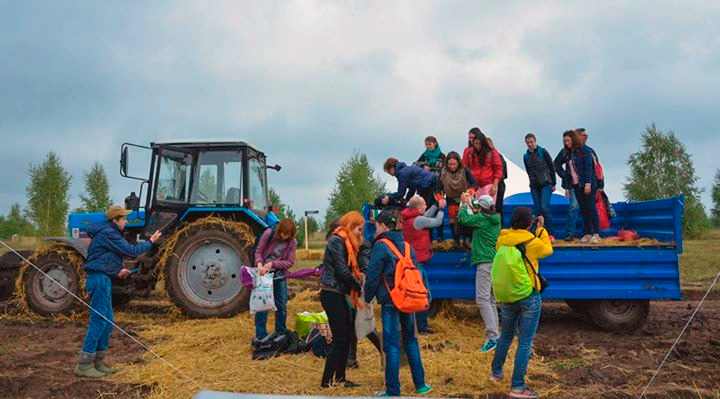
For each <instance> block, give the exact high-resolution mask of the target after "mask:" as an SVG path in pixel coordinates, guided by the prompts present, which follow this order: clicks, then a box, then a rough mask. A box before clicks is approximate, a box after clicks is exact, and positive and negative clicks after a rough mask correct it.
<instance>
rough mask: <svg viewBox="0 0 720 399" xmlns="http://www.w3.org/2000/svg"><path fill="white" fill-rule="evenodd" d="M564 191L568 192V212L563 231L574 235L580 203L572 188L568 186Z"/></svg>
mask: <svg viewBox="0 0 720 399" xmlns="http://www.w3.org/2000/svg"><path fill="white" fill-rule="evenodd" d="M566 191H567V192H568V193H569V197H570V198H568V201H569V202H570V203H569V204H568V214H567V223H566V224H565V231H566V232H567V234H568V235H572V236H574V235H575V228H576V227H577V219H578V213H579V211H580V203H578V200H577V196H576V195H575V189H574V188H568V189H566Z"/></svg>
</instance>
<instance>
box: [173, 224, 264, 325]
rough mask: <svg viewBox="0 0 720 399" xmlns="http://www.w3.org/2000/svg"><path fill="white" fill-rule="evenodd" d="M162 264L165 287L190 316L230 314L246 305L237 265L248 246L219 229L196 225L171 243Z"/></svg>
mask: <svg viewBox="0 0 720 399" xmlns="http://www.w3.org/2000/svg"><path fill="white" fill-rule="evenodd" d="M173 252H174V255H171V256H170V258H169V259H168V261H167V264H166V265H165V271H164V273H165V289H166V290H167V292H168V293H169V294H170V298H172V300H173V301H174V302H175V304H177V305H178V306H180V307H181V308H182V309H183V311H184V312H185V314H187V315H188V316H190V317H197V318H206V317H230V316H233V315H235V314H237V313H238V312H240V311H243V310H247V309H248V301H249V299H250V290H248V289H245V287H244V286H243V284H242V282H241V281H240V268H241V267H242V266H243V265H249V264H250V256H249V252H250V246H249V245H247V243H245V242H244V241H242V240H241V239H239V238H238V237H236V236H234V235H233V234H232V233H230V232H227V231H225V230H223V229H211V228H208V227H207V226H198V227H197V228H192V229H190V230H188V232H187V235H185V236H184V238H181V239H180V241H178V243H177V244H176V245H175V248H174V251H173Z"/></svg>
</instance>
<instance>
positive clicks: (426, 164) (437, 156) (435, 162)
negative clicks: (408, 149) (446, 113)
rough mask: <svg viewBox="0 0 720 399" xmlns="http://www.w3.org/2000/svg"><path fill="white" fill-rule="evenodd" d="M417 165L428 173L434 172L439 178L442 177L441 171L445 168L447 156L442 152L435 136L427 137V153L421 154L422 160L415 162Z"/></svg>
mask: <svg viewBox="0 0 720 399" xmlns="http://www.w3.org/2000/svg"><path fill="white" fill-rule="evenodd" d="M415 165H416V166H419V167H421V168H424V169H425V170H427V171H428V172H433V173H434V174H435V175H437V176H439V175H440V171H442V168H443V167H444V166H445V154H443V153H442V151H441V150H440V145H439V144H438V141H437V138H435V136H427V137H425V152H423V153H422V154H420V158H418V160H417V161H415Z"/></svg>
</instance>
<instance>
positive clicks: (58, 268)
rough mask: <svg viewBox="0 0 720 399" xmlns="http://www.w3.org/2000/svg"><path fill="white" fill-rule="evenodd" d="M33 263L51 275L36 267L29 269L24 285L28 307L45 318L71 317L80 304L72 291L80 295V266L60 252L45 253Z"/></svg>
mask: <svg viewBox="0 0 720 399" xmlns="http://www.w3.org/2000/svg"><path fill="white" fill-rule="evenodd" d="M33 263H34V264H35V266H37V267H38V268H39V269H40V270H42V271H43V272H45V274H47V276H46V275H45V274H43V273H40V272H39V271H38V270H37V269H35V268H34V267H32V266H28V267H27V269H25V276H24V278H23V283H24V289H25V300H26V301H27V304H28V307H30V309H32V310H33V311H34V312H36V313H38V314H40V315H43V316H49V315H52V314H58V313H59V314H70V313H71V312H72V311H73V310H75V309H76V307H77V305H78V303H79V302H78V301H77V300H76V299H75V298H74V297H73V296H72V295H70V293H68V291H70V292H72V293H73V294H75V295H77V296H80V284H79V279H80V278H79V276H78V271H77V267H76V265H74V264H73V263H72V262H71V261H70V259H68V258H67V256H64V255H62V254H60V253H57V252H48V253H46V254H43V255H41V256H39V257H38V258H37V259H35V260H34V261H33ZM48 276H49V277H48ZM53 280H55V281H53ZM58 283H59V285H58ZM60 285H61V286H62V287H61V286H60Z"/></svg>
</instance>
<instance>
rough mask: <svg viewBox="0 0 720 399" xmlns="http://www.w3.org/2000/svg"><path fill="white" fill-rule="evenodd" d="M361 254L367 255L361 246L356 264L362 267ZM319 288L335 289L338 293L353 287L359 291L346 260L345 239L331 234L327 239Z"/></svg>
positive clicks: (343, 292)
mask: <svg viewBox="0 0 720 399" xmlns="http://www.w3.org/2000/svg"><path fill="white" fill-rule="evenodd" d="M361 256H367V255H366V252H363V248H362V246H361V247H360V248H359V251H358V266H359V267H360V268H361V269H362V267H363V265H364V264H365V262H364V261H361ZM320 288H321V289H326V290H329V291H335V292H338V293H340V294H344V295H346V294H349V293H350V289H351V288H353V289H355V290H357V292H360V284H359V283H358V282H357V280H355V277H354V276H353V274H352V269H350V265H349V262H348V252H347V247H346V246H345V239H343V238H342V237H340V236H339V235H337V234H333V235H331V236H330V238H329V239H328V243H327V247H326V248H325V254H324V255H323V262H322V274H321V275H320Z"/></svg>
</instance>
